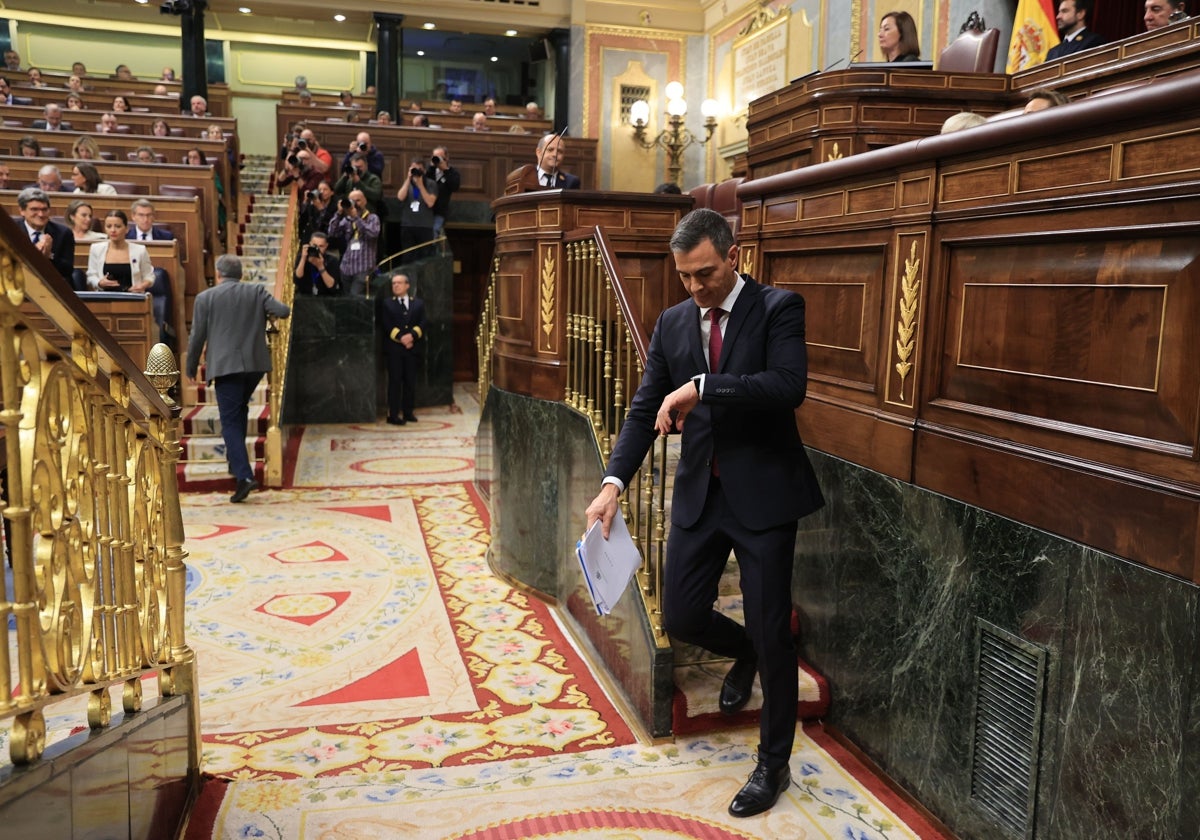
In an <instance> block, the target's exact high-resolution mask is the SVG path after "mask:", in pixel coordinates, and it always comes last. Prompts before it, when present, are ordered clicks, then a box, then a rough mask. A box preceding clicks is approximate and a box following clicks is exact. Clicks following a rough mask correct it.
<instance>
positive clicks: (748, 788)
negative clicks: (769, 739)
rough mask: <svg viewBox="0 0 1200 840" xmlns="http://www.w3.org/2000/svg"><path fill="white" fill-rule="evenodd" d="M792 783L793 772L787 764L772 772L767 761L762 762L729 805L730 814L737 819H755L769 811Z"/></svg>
mask: <svg viewBox="0 0 1200 840" xmlns="http://www.w3.org/2000/svg"><path fill="white" fill-rule="evenodd" d="M791 783H792V771H791V769H790V768H789V767H788V766H787V765H786V764H785V765H783V766H782V767H777V768H776V769H774V770H772V769H771V768H770V767H768V766H767V763H766V762H765V761H760V762H758V766H756V767H755V768H754V772H753V773H751V774H750V780H749V781H748V782H746V784H744V785H742V789H741V790H739V791H738V792H737V796H735V797H733V801H732V802H730V803H729V813H731V814H733V816H735V817H753V816H754V815H755V814H761V813H762V812H763V811H769V810H770V809H771V807H772V806H774V804H775V803H776V802H778V801H779V797H780V796H782V795H783V792H784V791H785V790H787V789H788V786H789V785H791Z"/></svg>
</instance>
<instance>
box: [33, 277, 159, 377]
mask: <svg viewBox="0 0 1200 840" xmlns="http://www.w3.org/2000/svg"><path fill="white" fill-rule="evenodd" d="M79 299H80V300H82V301H83V302H84V304H85V305H86V306H87V308H88V310H89V311H90V312H91V313H92V314H93V315H95V316H96V320H97V321H99V322H100V324H101V326H103V327H104V329H105V330H107V331H108V333H109V334H110V335H111V336H112V337H113V339H114V340H115V341H116V343H117V344H118V345H120V347H121V349H122V350H124V351H125V352H126V353H127V354H129V358H130V360H131V361H132V362H133V363H134V364H135V365H137V366H139V368H140V369H141V370H145V368H146V359H147V358H148V357H149V355H150V348H151V347H153V346H154V345H155V344H157V343H158V327H156V326H155V324H154V312H153V309H152V307H151V303H150V295H149V294H144V295H137V294H129V293H127V292H116V293H114V292H80V293H79ZM21 312H22V313H23V314H24V315H26V316H27V317H28V318H29V322H30V325H31V326H33V327H34V329H36V330H37V331H38V332H40V333H42V334H43V335H46V336H50V337H51V341H53V342H54V345H55V346H56V347H58V349H60V350H62V351H63V352H64V353H66V354H67V355H68V356H69V355H71V338H72V337H71V336H70V335H67V334H66V333H64V332H63V331H62V330H61V329H59V328H58V327H57V326H55V324H54V322H53V321H51V320H50V319H49V318H48V317H46V315H44V314H43V313H42V312H41V311H40V310H39V309H38V308H37V307H36V306H34V305H33V304H32V303H28V302H27V303H25V304H23V305H22V306H21Z"/></svg>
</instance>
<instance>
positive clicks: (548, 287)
mask: <svg viewBox="0 0 1200 840" xmlns="http://www.w3.org/2000/svg"><path fill="white" fill-rule="evenodd" d="M554 287H555V280H554V250H553V249H552V248H547V249H546V251H545V253H544V256H543V257H542V332H543V333H545V335H546V347H545V349H547V350H553V349H554V345H553V343H552V342H551V341H550V338H551V336H553V335H554Z"/></svg>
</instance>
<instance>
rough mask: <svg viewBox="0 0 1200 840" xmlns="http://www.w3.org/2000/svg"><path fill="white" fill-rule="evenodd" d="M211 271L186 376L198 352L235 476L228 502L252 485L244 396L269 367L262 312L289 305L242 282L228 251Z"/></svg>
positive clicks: (282, 313) (199, 302) (283, 311)
mask: <svg viewBox="0 0 1200 840" xmlns="http://www.w3.org/2000/svg"><path fill="white" fill-rule="evenodd" d="M216 270H217V285H215V286H213V287H212V288H210V289H205V290H204V291H203V292H201V293H200V294H198V295H196V302H195V308H194V309H193V310H192V332H191V334H190V335H189V336H188V352H187V377H188V380H189V381H192V380H195V378H196V373H197V371H199V369H200V356H201V353H203V355H204V378H205V379H206V380H208V381H209V382H211V383H212V385H213V390H214V391H215V392H216V395H217V409H218V410H219V411H220V414H221V437H222V438H223V439H224V440H225V459H226V460H227V461H228V462H229V472H230V473H232V474H233V477H234V478H235V479H236V480H237V489H236V490H235V491H234V493H233V495H232V496H230V497H229V501H231V502H244V501H245V500H246V497H247V496H249V495H250V492H251V491H252V490H254V488H256V487H258V482H257V481H255V480H254V468H253V467H251V466H250V457H249V455H248V454H247V452H246V428H247V425H248V420H249V410H250V397H251V395H252V394H253V393H254V389H255V388H257V387H258V383H259V382H260V381H262V378H263V374H264V373H266V372H267V371H269V370H270V369H271V351H270V350H269V349H267V316H268V315H274V316H275V317H276V318H286V317H287V316H288V315H289V314H291V310H290V309H289V308H288V306H287V304H285V303H281V302H280V301H278V300H276V299H275V298H273V297H272V296H271V293H270V292H268V291H267V288H266V286H264V285H262V284H261V283H243V282H242V261H241V260H240V259H238V258H237V257H235V256H234V255H233V254H222V255H221V256H219V257H217V263H216Z"/></svg>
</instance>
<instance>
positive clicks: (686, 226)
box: [671, 208, 733, 256]
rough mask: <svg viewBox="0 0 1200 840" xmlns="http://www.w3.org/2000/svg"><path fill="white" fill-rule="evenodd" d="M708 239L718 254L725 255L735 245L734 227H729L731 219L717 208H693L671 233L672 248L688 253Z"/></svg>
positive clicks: (678, 251)
mask: <svg viewBox="0 0 1200 840" xmlns="http://www.w3.org/2000/svg"><path fill="white" fill-rule="evenodd" d="M706 239H707V240H708V241H709V242H711V243H712V244H713V247H714V248H716V249H717V253H718V254H721V255H722V256H724V255H725V254H726V253H727V252H728V251H729V249H730V248H732V247H733V229H732V228H730V227H729V221H728V220H727V219H726V218H725V217H724V216H722V215H721V214H720V213H718V212H717V211H716V210H709V209H707V208H701V209H700V210H693V211H692V212H691V213H688V214H687V215H686V216H684V217H683V218H682V219H680V220H679V224H678V225H676V226H675V232H674V233H673V234H671V250H672V251H675V252H677V253H681V254H686V253H688V252H689V251H694V250H695V249H696V248H697V247H699V245H700V243H701V242H703V241H704V240H706Z"/></svg>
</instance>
